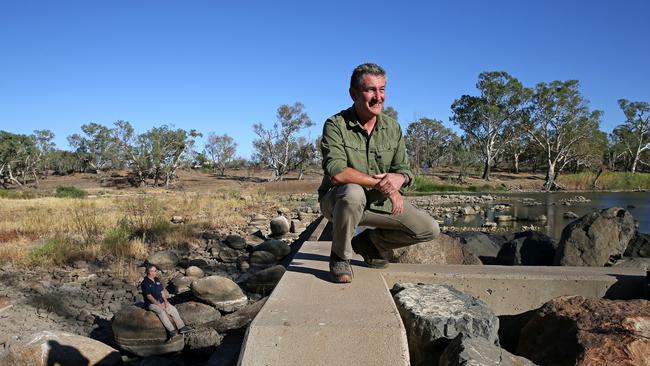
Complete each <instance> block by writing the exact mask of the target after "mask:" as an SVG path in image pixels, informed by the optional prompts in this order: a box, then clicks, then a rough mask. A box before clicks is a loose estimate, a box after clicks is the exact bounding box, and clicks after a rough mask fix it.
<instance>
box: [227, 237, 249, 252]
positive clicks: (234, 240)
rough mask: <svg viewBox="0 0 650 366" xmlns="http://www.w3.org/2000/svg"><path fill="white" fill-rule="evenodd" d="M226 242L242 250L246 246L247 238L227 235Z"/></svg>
mask: <svg viewBox="0 0 650 366" xmlns="http://www.w3.org/2000/svg"><path fill="white" fill-rule="evenodd" d="M226 244H227V245H228V246H229V247H231V248H233V249H236V250H241V249H244V248H245V247H246V240H245V239H244V238H242V237H241V236H239V235H235V234H232V235H228V236H226Z"/></svg>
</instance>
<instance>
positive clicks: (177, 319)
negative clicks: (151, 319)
mask: <svg viewBox="0 0 650 366" xmlns="http://www.w3.org/2000/svg"><path fill="white" fill-rule="evenodd" d="M149 310H151V311H153V312H154V313H156V315H158V317H159V318H160V321H161V322H162V323H163V325H164V326H165V329H167V330H168V331H169V332H173V331H174V330H175V329H174V325H173V324H172V322H171V321H170V320H169V316H167V315H168V314H169V315H170V316H171V317H172V319H174V323H175V324H176V327H177V328H178V329H181V328H183V327H184V326H185V323H184V322H183V319H181V316H180V315H178V310H176V308H175V307H174V306H173V305H172V304H169V305H167V308H166V309H163V308H161V307H160V306H158V305H156V304H149Z"/></svg>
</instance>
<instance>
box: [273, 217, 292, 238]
mask: <svg viewBox="0 0 650 366" xmlns="http://www.w3.org/2000/svg"><path fill="white" fill-rule="evenodd" d="M270 226H271V235H273V236H275V237H279V236H283V235H285V234H286V233H288V232H289V220H287V218H286V217H284V216H282V215H280V216H276V217H274V218H273V219H271V224H270Z"/></svg>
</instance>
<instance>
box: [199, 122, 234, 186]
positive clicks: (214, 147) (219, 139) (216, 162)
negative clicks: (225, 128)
mask: <svg viewBox="0 0 650 366" xmlns="http://www.w3.org/2000/svg"><path fill="white" fill-rule="evenodd" d="M204 150H205V153H206V155H207V156H208V157H209V158H210V161H211V162H212V166H213V167H214V169H215V171H216V170H217V169H218V170H219V172H220V174H221V175H222V176H223V175H224V174H225V171H226V168H227V167H228V164H230V163H231V162H232V160H233V159H234V157H235V152H236V151H237V143H236V142H235V140H234V139H233V138H232V137H230V136H228V135H227V134H224V135H217V134H215V133H214V132H210V134H208V140H207V141H206V143H205V146H204Z"/></svg>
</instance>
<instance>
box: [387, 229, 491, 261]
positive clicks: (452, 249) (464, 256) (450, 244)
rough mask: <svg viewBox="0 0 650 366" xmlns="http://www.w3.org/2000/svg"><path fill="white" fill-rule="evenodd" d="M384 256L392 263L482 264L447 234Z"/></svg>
mask: <svg viewBox="0 0 650 366" xmlns="http://www.w3.org/2000/svg"><path fill="white" fill-rule="evenodd" d="M384 256H385V258H386V259H388V260H389V261H390V262H392V263H413V264H481V261H480V260H479V259H478V257H476V256H475V255H474V254H473V253H472V252H471V251H470V250H469V249H467V248H465V247H464V246H463V245H462V244H461V243H460V241H458V239H455V238H452V237H450V236H448V235H445V234H440V235H439V236H438V237H437V238H435V239H433V240H430V241H427V242H423V243H418V244H414V245H409V246H406V247H402V248H398V249H394V250H392V251H390V252H387V253H385V254H384Z"/></svg>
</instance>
